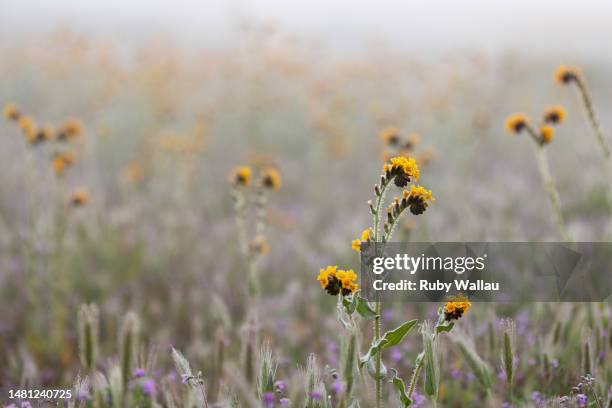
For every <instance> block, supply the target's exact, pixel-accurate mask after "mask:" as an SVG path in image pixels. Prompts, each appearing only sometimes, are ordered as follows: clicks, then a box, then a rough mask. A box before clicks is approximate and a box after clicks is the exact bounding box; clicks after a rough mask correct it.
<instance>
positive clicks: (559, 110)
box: [544, 105, 566, 125]
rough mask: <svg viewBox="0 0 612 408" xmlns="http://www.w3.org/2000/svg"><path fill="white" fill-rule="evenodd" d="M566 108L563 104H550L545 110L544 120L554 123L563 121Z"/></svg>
mask: <svg viewBox="0 0 612 408" xmlns="http://www.w3.org/2000/svg"><path fill="white" fill-rule="evenodd" d="M565 116H566V113H565V109H564V108H563V106H561V105H555V106H550V107H548V108H546V110H545V111H544V122H546V123H551V124H553V125H556V124H559V123H563V121H564V120H565Z"/></svg>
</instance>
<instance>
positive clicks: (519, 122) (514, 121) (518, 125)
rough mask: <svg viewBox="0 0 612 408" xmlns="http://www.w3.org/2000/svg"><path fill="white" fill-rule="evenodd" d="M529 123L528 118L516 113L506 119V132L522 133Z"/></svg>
mask: <svg viewBox="0 0 612 408" xmlns="http://www.w3.org/2000/svg"><path fill="white" fill-rule="evenodd" d="M528 123H529V120H528V119H527V116H525V115H524V114H522V113H515V114H513V115H510V116H508V118H507V119H506V130H507V131H508V133H520V132H521V131H522V130H523V129H525V127H526V126H527V124H528Z"/></svg>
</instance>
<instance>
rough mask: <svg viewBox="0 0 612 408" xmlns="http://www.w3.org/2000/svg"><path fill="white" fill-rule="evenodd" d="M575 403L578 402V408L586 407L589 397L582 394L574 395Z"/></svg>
mask: <svg viewBox="0 0 612 408" xmlns="http://www.w3.org/2000/svg"><path fill="white" fill-rule="evenodd" d="M576 401H577V402H578V406H579V407H586V406H587V404H588V403H589V397H587V396H586V395H584V394H578V395H576Z"/></svg>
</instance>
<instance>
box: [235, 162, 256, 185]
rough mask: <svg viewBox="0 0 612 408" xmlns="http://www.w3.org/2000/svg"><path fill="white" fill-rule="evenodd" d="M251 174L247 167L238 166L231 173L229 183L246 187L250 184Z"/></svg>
mask: <svg viewBox="0 0 612 408" xmlns="http://www.w3.org/2000/svg"><path fill="white" fill-rule="evenodd" d="M251 174H252V170H251V168H250V167H249V166H238V167H236V168H234V170H233V171H232V175H231V177H230V181H231V183H232V184H233V185H235V186H248V185H249V184H250V183H251Z"/></svg>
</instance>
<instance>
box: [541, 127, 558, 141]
mask: <svg viewBox="0 0 612 408" xmlns="http://www.w3.org/2000/svg"><path fill="white" fill-rule="evenodd" d="M554 137H555V128H554V127H552V126H550V125H542V126H540V140H541V143H542V144H548V143H550V142H552V140H553V138H554Z"/></svg>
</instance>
